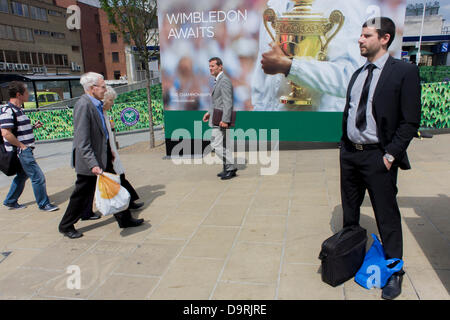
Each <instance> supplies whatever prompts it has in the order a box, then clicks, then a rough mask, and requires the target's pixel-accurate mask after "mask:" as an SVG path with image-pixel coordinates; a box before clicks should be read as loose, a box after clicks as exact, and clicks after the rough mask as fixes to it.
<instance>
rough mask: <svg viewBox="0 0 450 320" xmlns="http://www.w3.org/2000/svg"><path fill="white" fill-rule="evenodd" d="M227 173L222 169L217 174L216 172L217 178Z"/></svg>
mask: <svg viewBox="0 0 450 320" xmlns="http://www.w3.org/2000/svg"><path fill="white" fill-rule="evenodd" d="M226 174H227V172H226V171H225V170H223V171H222V172H219V173H218V174H217V176H218V177H219V178H222V177H223V176H225V175H226Z"/></svg>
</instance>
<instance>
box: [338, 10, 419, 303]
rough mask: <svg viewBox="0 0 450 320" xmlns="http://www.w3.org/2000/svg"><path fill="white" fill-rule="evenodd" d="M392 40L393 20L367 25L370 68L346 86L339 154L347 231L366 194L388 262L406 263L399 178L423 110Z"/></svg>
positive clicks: (394, 281) (364, 49)
mask: <svg viewBox="0 0 450 320" xmlns="http://www.w3.org/2000/svg"><path fill="white" fill-rule="evenodd" d="M394 35H395V25H394V23H393V22H392V20H391V19H389V18H385V17H381V18H374V19H371V20H369V21H367V22H366V23H365V24H364V25H363V28H362V33H361V36H360V39H359V41H358V42H359V46H360V52H361V55H362V56H364V57H366V58H367V62H366V63H365V64H364V66H363V67H361V68H360V69H358V70H357V71H356V72H355V73H354V74H353V76H352V78H351V80H350V83H349V86H348V90H347V103H346V106H345V110H344V116H343V124H342V127H343V128H342V129H343V135H342V140H341V150H340V167H341V198H342V207H343V211H344V227H347V226H350V225H358V224H359V217H360V206H361V204H362V202H363V199H364V194H365V191H366V189H367V190H368V193H369V196H370V200H371V203H372V207H373V210H374V213H375V219H376V223H377V226H378V231H379V233H380V236H381V241H382V243H383V247H384V250H385V254H386V259H391V258H398V259H402V254H403V252H402V251H403V242H402V228H401V218H400V210H399V208H398V204H397V199H396V195H397V173H398V168H401V169H404V170H405V169H410V168H411V167H410V164H409V161H408V156H407V154H406V149H407V147H408V145H409V143H410V141H411V139H412V138H413V137H414V136H415V135H416V132H417V129H418V128H419V124H420V108H421V107H420V106H421V102H420V92H421V91H420V80H419V71H418V68H417V67H416V66H415V65H412V64H408V63H405V62H403V61H400V60H397V59H394V58H392V57H390V56H389V54H388V51H387V50H388V48H389V45H390V44H391V43H392V41H393V40H394ZM403 275H404V271H403V270H401V271H400V272H397V273H394V275H393V276H392V277H391V278H390V279H389V281H388V283H387V284H386V286H385V287H384V288H383V291H382V298H384V299H394V298H396V297H397V296H398V295H399V294H400V293H401V285H402V277H403Z"/></svg>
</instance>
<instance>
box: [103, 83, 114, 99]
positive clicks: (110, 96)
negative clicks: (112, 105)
mask: <svg viewBox="0 0 450 320" xmlns="http://www.w3.org/2000/svg"><path fill="white" fill-rule="evenodd" d="M116 98H117V92H116V90H114V89H113V87H111V86H106V92H105V96H104V97H103V101H105V100H106V99H112V100H115V99H116Z"/></svg>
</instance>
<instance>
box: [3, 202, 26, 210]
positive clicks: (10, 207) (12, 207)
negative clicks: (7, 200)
mask: <svg viewBox="0 0 450 320" xmlns="http://www.w3.org/2000/svg"><path fill="white" fill-rule="evenodd" d="M4 206H5V207H8V210H16V209H25V208H26V207H27V206H26V205H24V204H18V203H17V202H16V203H13V204H5V205H4Z"/></svg>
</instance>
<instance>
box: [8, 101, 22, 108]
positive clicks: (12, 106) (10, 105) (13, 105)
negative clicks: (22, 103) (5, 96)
mask: <svg viewBox="0 0 450 320" xmlns="http://www.w3.org/2000/svg"><path fill="white" fill-rule="evenodd" d="M8 106H9V107H11V108H14V109H17V110H20V107H18V106H16V105H15V104H14V103H11V102H10V101H8Z"/></svg>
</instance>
